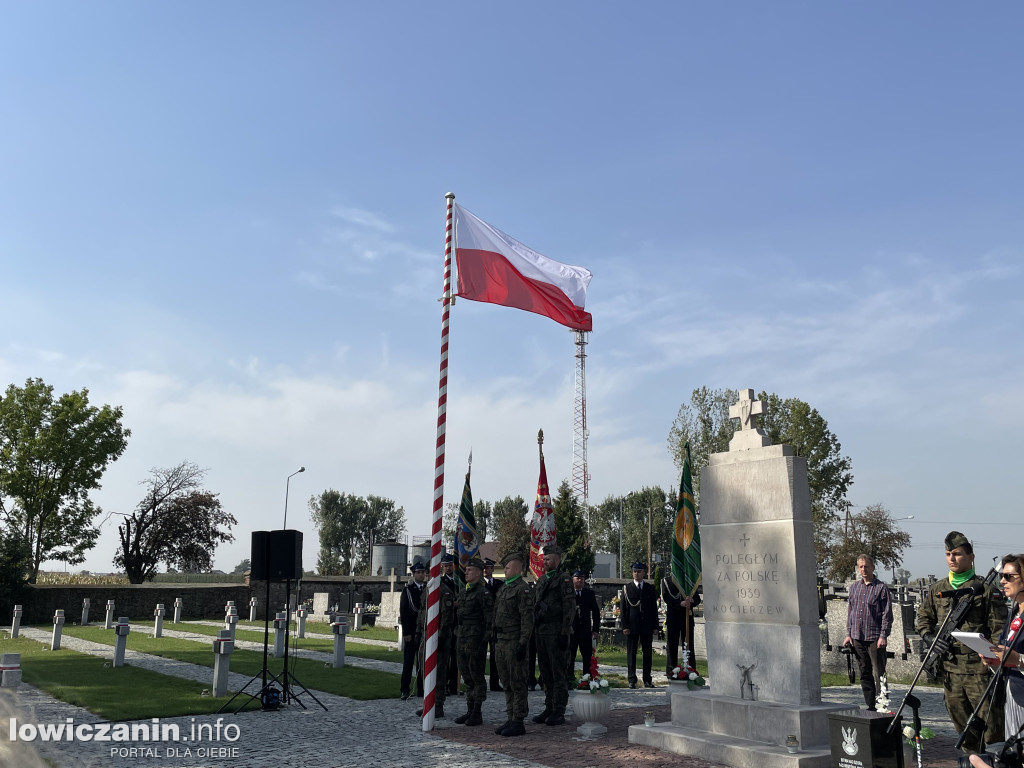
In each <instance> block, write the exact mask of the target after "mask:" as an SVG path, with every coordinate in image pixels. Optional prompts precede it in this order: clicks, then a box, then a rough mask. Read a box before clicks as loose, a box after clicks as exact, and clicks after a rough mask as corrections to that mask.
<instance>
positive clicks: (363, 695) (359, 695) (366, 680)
mask: <svg viewBox="0 0 1024 768" xmlns="http://www.w3.org/2000/svg"><path fill="white" fill-rule="evenodd" d="M179 626H180V625H179ZM211 629H212V628H211ZM64 634H66V635H70V636H72V637H78V638H81V639H82V640H91V641H92V642H94V643H103V644H104V645H109V646H111V655H113V644H114V632H113V630H110V629H103V627H68V626H66V625H65V627H64ZM260 640H261V642H262V634H261V635H260ZM212 645H213V644H212V642H211V643H209V644H207V643H200V642H196V641H195V640H181V639H178V638H172V637H161V638H154V637H151V636H150V635H148V634H146V633H143V632H132V633H131V634H130V635H128V646H127V647H128V649H129V650H132V651H140V652H142V653H149V654H152V655H153V656H160V657H162V658H166V659H176V660H177V661H184V662H187V663H189V664H197V665H199V666H203V667H210V668H212V667H213V648H212ZM283 665H284V659H275V658H273V657H272V656H271V657H269V658H268V659H267V668H268V669H269V670H270V672H271V673H272V674H279V673H280V672H281V671H282V668H283ZM288 668H289V671H290V672H291V673H292V674H294V675H295V677H296V678H297V679H298V680H299V682H300V683H302V684H303V685H305V686H306V687H307V688H309V689H310V690H317V691H326V692H327V693H334V694H337V695H338V696H347V697H348V698H350V699H359V700H368V699H396V698H398V697H399V696H400V691H399V684H400V676H399V675H395V674H392V673H390V672H378V671H377V670H373V669H360V668H359V667H348V666H346V667H342V668H341V669H334V668H333V667H325V666H324V663H323V662H320V661H312V660H310V659H301V658H290V659H289V660H288ZM262 669H263V653H262V652H256V651H245V650H236V651H235V652H234V653H233V654H231V671H232V672H237V673H238V674H240V675H247V676H250V677H252V676H255V675H257V674H258V673H259V672H260V671H261V670H262ZM211 682H212V675H211Z"/></svg>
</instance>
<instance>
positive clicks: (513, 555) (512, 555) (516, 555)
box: [501, 552, 526, 565]
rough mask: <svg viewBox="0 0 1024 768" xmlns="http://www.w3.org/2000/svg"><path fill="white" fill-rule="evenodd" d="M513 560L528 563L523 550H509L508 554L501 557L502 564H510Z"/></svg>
mask: <svg viewBox="0 0 1024 768" xmlns="http://www.w3.org/2000/svg"><path fill="white" fill-rule="evenodd" d="M513 560H518V561H519V562H520V563H524V564H525V563H526V558H525V557H523V553H522V552H509V553H508V554H507V555H505V556H504V557H503V558H501V564H502V565H508V564H509V563H511V562H512V561H513Z"/></svg>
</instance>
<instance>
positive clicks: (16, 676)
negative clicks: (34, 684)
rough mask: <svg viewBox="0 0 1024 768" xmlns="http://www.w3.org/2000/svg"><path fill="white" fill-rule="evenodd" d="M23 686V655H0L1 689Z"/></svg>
mask: <svg viewBox="0 0 1024 768" xmlns="http://www.w3.org/2000/svg"><path fill="white" fill-rule="evenodd" d="M19 685H21V654H20V653H4V654H0V688H17V687H18V686H19Z"/></svg>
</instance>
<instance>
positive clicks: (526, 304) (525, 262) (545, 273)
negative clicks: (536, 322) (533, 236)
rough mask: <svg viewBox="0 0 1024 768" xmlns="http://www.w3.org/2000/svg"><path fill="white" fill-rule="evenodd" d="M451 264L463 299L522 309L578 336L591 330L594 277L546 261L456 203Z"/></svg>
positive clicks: (558, 263) (551, 261)
mask: <svg viewBox="0 0 1024 768" xmlns="http://www.w3.org/2000/svg"><path fill="white" fill-rule="evenodd" d="M455 259H456V263H457V265H458V274H459V289H458V292H457V293H456V294H455V295H456V296H461V297H462V298H464V299H471V300H473V301H484V302H487V303H489V304H501V305H503V306H506V307H515V308H516V309H525V310H526V311H527V312H535V313H536V314H538V315H544V316H545V317H550V318H551V319H552V320H554V321H555V322H556V323H561V324H562V325H565V326H568V327H569V328H575V329H576V330H579V331H592V330H594V320H593V318H592V317H591V315H590V313H589V312H584V311H583V306H584V303H585V302H586V298H587V286H588V285H589V284H590V278H591V277H593V275H591V274H590V271H589V270H587V269H584V268H583V267H574V266H572V265H571V264H562V263H561V262H558V261H555V260H553V259H549V258H548V257H547V256H544V255H543V254H540V253H537V252H536V251H534V250H531V249H530V248H528V247H527V246H525V245H523V244H522V243H520V242H519V241H518V240H516V239H515V238H512V237H509V236H508V235H506V234H505V233H504V232H502V231H501V230H499V229H495V228H494V227H492V226H491V225H490V224H488V223H487V222H485V221H482V220H480V219H478V218H477V217H476V216H474V215H473V214H472V213H470V212H469V211H467V210H466V209H465V208H463V207H462V206H461V205H459V204H458V203H455Z"/></svg>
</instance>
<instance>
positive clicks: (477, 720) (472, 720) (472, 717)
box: [466, 701, 484, 725]
mask: <svg viewBox="0 0 1024 768" xmlns="http://www.w3.org/2000/svg"><path fill="white" fill-rule="evenodd" d="M482 706H483V704H481V703H480V702H479V701H478V702H477V703H476V704H474V705H473V709H472V710H471V711H470V713H469V719H468V720H467V721H466V725H483V724H484V715H483V713H482V712H481V711H480V708H481V707H482Z"/></svg>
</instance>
